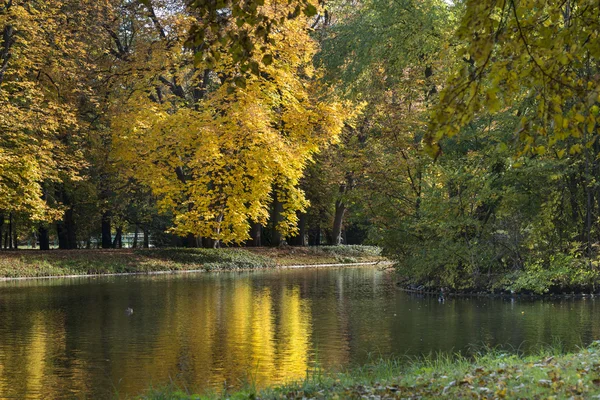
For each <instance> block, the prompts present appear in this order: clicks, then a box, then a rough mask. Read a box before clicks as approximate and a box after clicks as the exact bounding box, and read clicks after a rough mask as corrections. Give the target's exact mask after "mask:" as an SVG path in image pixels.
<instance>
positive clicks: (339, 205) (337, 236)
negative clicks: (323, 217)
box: [331, 200, 346, 246]
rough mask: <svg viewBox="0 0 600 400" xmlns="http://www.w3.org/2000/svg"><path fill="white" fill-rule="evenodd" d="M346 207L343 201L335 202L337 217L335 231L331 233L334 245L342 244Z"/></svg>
mask: <svg viewBox="0 0 600 400" xmlns="http://www.w3.org/2000/svg"><path fill="white" fill-rule="evenodd" d="M345 214H346V206H345V205H344V202H343V201H342V200H337V201H336V202H335V215H334V217H333V231H332V232H331V236H332V244H333V245H334V246H338V245H340V244H342V226H343V225H344V215H345Z"/></svg>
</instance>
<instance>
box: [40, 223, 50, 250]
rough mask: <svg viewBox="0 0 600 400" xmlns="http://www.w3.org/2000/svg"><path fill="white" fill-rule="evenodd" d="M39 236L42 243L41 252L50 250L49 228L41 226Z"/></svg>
mask: <svg viewBox="0 0 600 400" xmlns="http://www.w3.org/2000/svg"><path fill="white" fill-rule="evenodd" d="M38 236H39V241H40V250H50V235H49V234H48V228H46V227H45V226H43V225H40V227H39V228H38Z"/></svg>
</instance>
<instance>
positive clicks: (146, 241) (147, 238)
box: [144, 229, 150, 249]
mask: <svg viewBox="0 0 600 400" xmlns="http://www.w3.org/2000/svg"><path fill="white" fill-rule="evenodd" d="M144 248H145V249H148V248H150V235H148V229H144Z"/></svg>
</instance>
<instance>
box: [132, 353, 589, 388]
mask: <svg viewBox="0 0 600 400" xmlns="http://www.w3.org/2000/svg"><path fill="white" fill-rule="evenodd" d="M440 397H445V398H476V399H480V398H483V399H497V398H511V399H515V398H519V399H550V398H556V399H562V398H573V399H578V398H581V399H583V398H586V399H588V398H600V341H598V342H594V343H593V344H592V345H591V346H589V347H587V348H583V349H581V350H580V351H577V352H574V353H567V354H565V353H562V352H561V351H560V350H558V349H552V348H551V349H545V350H543V351H540V352H539V353H538V354H536V355H531V356H518V355H514V354H508V353H503V352H500V351H493V350H492V351H486V352H485V353H482V354H480V355H477V356H475V357H473V358H469V359H467V358H465V357H461V356H455V357H450V356H436V357H428V358H422V359H418V360H415V359H413V360H409V361H407V360H380V361H378V362H375V363H372V364H369V365H366V366H363V367H360V368H357V369H354V370H351V371H348V372H344V373H337V374H329V375H328V374H322V373H315V374H312V375H310V376H308V377H307V378H306V379H305V380H303V381H301V382H295V383H291V384H288V385H284V386H278V387H273V388H267V389H264V390H256V389H255V388H253V387H252V385H249V386H248V387H247V388H244V389H242V390H240V391H238V392H234V393H223V394H214V393H213V394H206V395H198V394H188V393H186V392H185V391H183V390H180V389H177V388H174V387H165V388H159V389H156V388H155V389H150V390H149V391H148V392H147V393H145V394H144V395H142V396H141V397H139V399H141V400H159V399H160V400H167V399H179V400H191V399H215V398H228V399H232V400H233V399H379V398H382V399H383V398H389V399H401V398H402V399H406V398H420V399H435V398H440Z"/></svg>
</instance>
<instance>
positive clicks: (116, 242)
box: [112, 226, 123, 249]
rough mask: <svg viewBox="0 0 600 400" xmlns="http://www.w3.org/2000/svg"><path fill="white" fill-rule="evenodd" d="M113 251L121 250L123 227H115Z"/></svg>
mask: <svg viewBox="0 0 600 400" xmlns="http://www.w3.org/2000/svg"><path fill="white" fill-rule="evenodd" d="M112 247H113V249H122V248H123V227H121V226H119V227H117V232H116V234H115V239H114V240H113V242H112Z"/></svg>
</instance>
